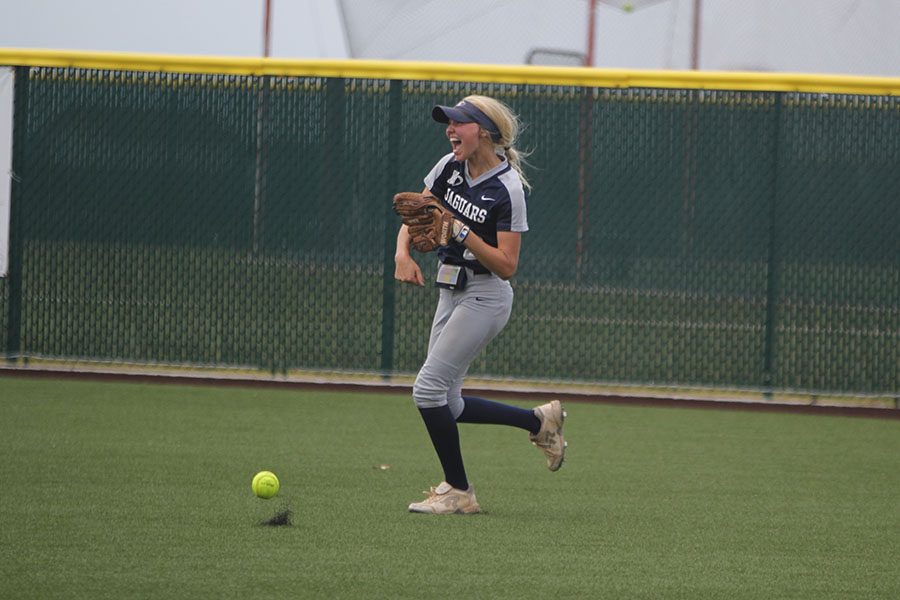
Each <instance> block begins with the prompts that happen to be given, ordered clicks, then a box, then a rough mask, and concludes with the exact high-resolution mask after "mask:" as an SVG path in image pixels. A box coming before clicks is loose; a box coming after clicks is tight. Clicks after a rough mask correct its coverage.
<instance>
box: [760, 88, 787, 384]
mask: <svg viewBox="0 0 900 600" xmlns="http://www.w3.org/2000/svg"><path fill="white" fill-rule="evenodd" d="M782 96H783V94H782V93H780V92H778V93H776V94H775V107H774V110H775V115H774V121H775V126H774V130H773V132H772V180H771V192H770V195H769V247H768V252H767V257H766V273H767V277H766V337H765V353H764V358H763V379H764V381H763V385H764V388H765V395H766V397H767V398H768V397H771V395H772V392H771V390H772V387H773V386H774V384H775V344H776V342H777V340H776V337H775V328H776V321H777V319H778V310H777V306H778V299H779V297H780V296H781V251H780V248H779V240H778V170H779V167H780V164H779V163H780V158H781V157H780V152H779V151H780V148H781V139H780V138H781V99H782Z"/></svg>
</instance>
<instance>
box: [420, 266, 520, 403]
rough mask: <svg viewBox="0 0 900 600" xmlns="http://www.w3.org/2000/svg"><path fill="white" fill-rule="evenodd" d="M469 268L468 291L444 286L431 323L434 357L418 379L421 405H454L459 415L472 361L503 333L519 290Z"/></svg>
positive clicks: (430, 347)
mask: <svg viewBox="0 0 900 600" xmlns="http://www.w3.org/2000/svg"><path fill="white" fill-rule="evenodd" d="M467 271H468V273H467V274H468V283H467V284H466V288H465V289H464V290H460V291H457V290H448V289H443V288H442V289H441V290H440V298H439V300H438V305H437V310H436V311H435V313H434V321H433V323H432V324H431V337H430V338H429V340H428V357H427V358H426V359H425V364H423V365H422V368H421V369H419V374H418V375H417V376H416V381H415V383H414V384H413V400H414V401H415V403H416V406H418V407H419V408H436V407H438V406H444V405H445V404H449V405H450V412H451V413H452V414H453V418H454V419H456V418H459V415H460V414H462V411H463V407H464V404H463V399H462V384H463V379H464V378H465V376H466V373H467V372H468V370H469V365H470V364H471V362H472V361H473V360H474V359H475V357H476V356H477V355H478V353H479V352H481V351H482V350H483V349H484V347H485V346H487V344H488V342H490V341H491V340H492V339H494V337H496V336H497V334H498V333H500V331H502V330H503V327H504V326H505V325H506V322H507V321H508V320H509V314H510V312H511V311H512V303H513V290H512V286H511V285H510V284H509V282H508V281H505V280H503V279H501V278H499V277H497V276H496V275H493V274H490V273H488V274H484V275H475V274H474V273H473V272H472V271H471V270H467Z"/></svg>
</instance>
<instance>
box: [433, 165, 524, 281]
mask: <svg viewBox="0 0 900 600" xmlns="http://www.w3.org/2000/svg"><path fill="white" fill-rule="evenodd" d="M425 186H426V187H427V188H428V189H429V190H431V193H432V194H434V196H435V197H436V198H439V199H441V201H442V203H443V204H444V206H445V207H447V208H449V209H450V210H451V211H452V212H453V215H454V216H455V217H456V218H457V219H459V220H460V221H462V222H463V223H465V224H466V225H468V226H469V227H470V228H471V229H472V231H473V232H475V233H476V234H477V235H478V237H480V238H481V239H483V240H484V241H485V242H487V243H488V244H489V245H491V246H493V247H494V248H496V247H497V232H498V231H515V232H524V231H528V218H527V216H526V211H525V191H524V189H523V188H522V181H521V179H519V174H518V173H516V171H515V170H514V169H513V168H512V167H510V165H509V163H508V162H507V161H506V159H505V158H503V160H502V162H501V163H500V164H499V165H497V166H496V167H494V168H493V169H491V170H490V171H488V172H487V173H484V174H483V175H481V176H480V177H478V178H477V179H472V178H471V177H469V171H468V168H467V165H466V163H465V162H459V161H456V160H454V159H453V153H450V154H447V155H446V156H445V157H443V158H442V159H441V160H439V161H438V163H437V164H436V165H435V166H434V168H433V169H432V170H431V172H430V173H429V174H428V176H427V177H425ZM438 259H439V260H440V261H441V262H442V263H444V264H449V265H464V266H466V267H469V268H470V269H472V270H473V271H475V272H476V273H487V272H488V269H486V268H485V267H484V266H482V264H481V263H480V262H478V261H477V260H476V259H475V255H474V254H472V253H471V252H469V251H468V250H466V248H465V246H463V245H462V244H460V243H458V242H456V241H454V240H450V245H449V246H446V247H443V248H439V249H438Z"/></svg>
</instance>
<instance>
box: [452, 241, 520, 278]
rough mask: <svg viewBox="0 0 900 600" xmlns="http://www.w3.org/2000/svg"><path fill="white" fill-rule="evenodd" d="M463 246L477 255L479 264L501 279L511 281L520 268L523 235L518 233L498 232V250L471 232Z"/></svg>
mask: <svg viewBox="0 0 900 600" xmlns="http://www.w3.org/2000/svg"><path fill="white" fill-rule="evenodd" d="M463 245H464V246H465V247H466V248H468V249H469V250H470V251H471V252H472V254H474V255H475V258H477V259H478V262H480V263H481V264H482V265H484V266H485V267H486V268H487V269H489V270H490V271H491V272H492V273H493V274H494V275H496V276H497V277H500V278H501V279H510V278H511V277H512V276H513V275H515V274H516V270H517V269H518V268H519V249H520V248H521V247H522V234H521V233H519V232H517V231H498V232H497V247H496V248H494V247H493V246H491V245H490V244H488V243H487V242H485V241H484V240H483V239H481V238H480V237H478V236H477V235H476V234H475V232H469V235H467V236H466V239H465V240H464V241H463Z"/></svg>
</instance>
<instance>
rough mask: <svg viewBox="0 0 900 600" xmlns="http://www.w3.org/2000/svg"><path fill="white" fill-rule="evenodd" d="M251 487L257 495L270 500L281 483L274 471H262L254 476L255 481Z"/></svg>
mask: <svg viewBox="0 0 900 600" xmlns="http://www.w3.org/2000/svg"><path fill="white" fill-rule="evenodd" d="M250 487H251V488H252V489H253V493H254V494H256V495H257V497H259V498H262V499H263V500H268V499H269V498H271V497H273V496H274V495H275V494H277V493H278V490H279V489H280V488H281V483H280V482H279V481H278V477H276V476H275V473H273V472H272V471H260V472H259V473H257V474H256V475H254V476H253V483H251V484H250Z"/></svg>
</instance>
